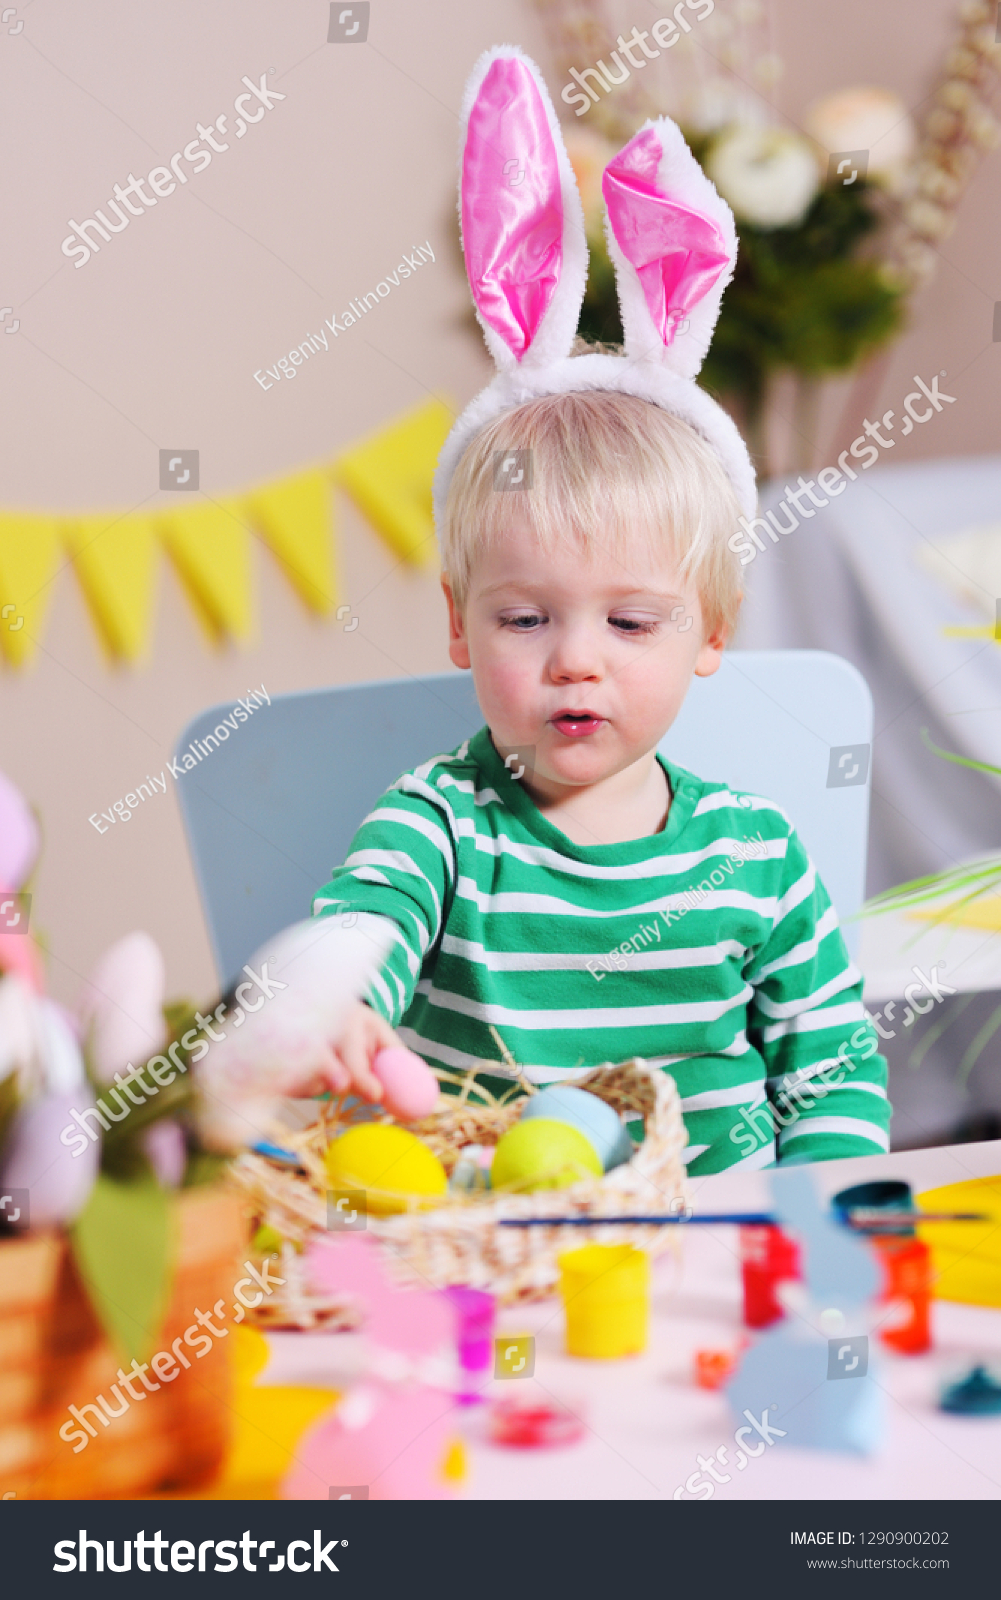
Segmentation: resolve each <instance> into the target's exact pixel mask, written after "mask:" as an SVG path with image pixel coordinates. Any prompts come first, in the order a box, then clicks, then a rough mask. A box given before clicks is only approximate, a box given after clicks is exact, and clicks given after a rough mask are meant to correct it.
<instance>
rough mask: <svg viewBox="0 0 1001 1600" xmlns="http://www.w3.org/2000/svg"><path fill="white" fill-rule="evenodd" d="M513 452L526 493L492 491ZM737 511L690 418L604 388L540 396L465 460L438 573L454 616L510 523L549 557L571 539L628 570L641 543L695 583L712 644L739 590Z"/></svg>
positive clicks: (733, 610) (500, 423)
mask: <svg viewBox="0 0 1001 1600" xmlns="http://www.w3.org/2000/svg"><path fill="white" fill-rule="evenodd" d="M512 450H528V451H530V452H531V456H530V461H531V473H532V485H531V488H530V489H528V490H510V491H506V492H498V489H497V488H495V484H494V478H495V466H496V463H497V461H498V459H499V458H501V457H502V456H503V455H505V454H509V453H510V452H511V451H512ZM739 515H740V506H739V504H738V501H737V497H736V495H735V493H734V491H733V488H732V487H731V484H730V480H729V478H728V477H727V474H726V471H725V469H724V467H723V464H722V462H721V461H720V459H719V457H718V456H717V455H716V453H715V451H714V450H713V449H712V447H711V445H709V444H707V443H706V441H705V440H704V439H703V438H702V437H701V436H700V435H699V434H697V433H696V432H695V430H694V429H693V428H691V427H689V425H688V423H687V422H682V421H681V419H680V418H678V417H675V416H673V415H672V414H671V413H670V412H668V411H664V410H662V409H661V407H660V406H656V405H653V404H652V403H651V402H650V401H648V400H640V399H637V398H636V397H635V396H633V395H629V394H621V393H618V392H614V391H610V390H584V391H575V392H574V393H571V394H554V395H546V396H544V397H543V398H542V399H540V400H530V401H528V402H527V403H526V404H525V405H522V406H518V407H517V409H515V410H513V411H508V412H506V413H505V414H504V415H503V416H501V417H498V418H497V419H496V420H495V421H494V422H491V423H490V424H489V425H488V426H487V427H485V428H484V429H483V430H482V432H481V433H479V434H477V436H476V438H475V439H474V440H473V441H472V443H471V444H470V446H469V447H468V449H467V450H466V452H465V454H464V455H463V456H462V459H461V460H460V462H459V465H458V467H457V468H456V471H455V475H454V477H453V478H452V482H451V485H450V487H449V491H448V497H447V499H446V502H445V515H444V527H443V529H442V557H443V564H444V568H445V575H446V576H447V578H448V581H449V584H450V586H451V589H452V593H453V595H454V597H455V601H456V604H457V605H458V607H459V608H460V610H461V609H462V608H463V606H464V605H465V602H466V597H467V595H468V592H469V580H470V574H471V571H472V567H473V563H474V560H475V558H476V556H477V554H478V553H479V551H481V550H482V549H483V548H484V547H485V546H486V545H487V544H488V543H490V542H492V541H493V540H494V539H498V538H500V539H503V537H504V535H505V533H506V532H507V531H508V530H509V529H510V528H511V526H512V524H513V523H515V522H519V523H525V522H527V524H528V526H529V527H530V528H531V529H532V531H533V532H534V534H535V535H536V537H537V538H538V540H539V543H540V544H541V545H542V547H543V548H544V549H546V550H551V549H552V548H554V546H556V545H557V544H558V543H559V542H560V541H566V540H568V539H569V540H570V541H571V542H572V543H573V544H574V546H575V547H576V548H577V549H578V550H580V551H582V552H583V553H584V555H585V556H586V555H587V553H588V552H589V551H590V550H593V549H596V548H598V547H601V548H604V549H605V550H608V551H610V552H611V553H612V554H614V555H615V556H617V557H618V558H619V559H621V560H623V562H624V563H626V564H627V563H628V553H629V551H630V550H631V549H632V550H635V549H636V542H637V540H641V541H645V543H646V547H647V549H648V550H649V551H651V552H660V553H663V551H664V549H665V547H666V549H667V550H668V551H669V552H670V554H671V556H672V557H673V559H674V560H675V561H676V562H677V564H678V569H679V575H680V576H681V577H682V579H684V580H686V581H687V580H689V579H691V580H692V581H693V582H694V584H695V588H696V590H697V593H698V596H699V601H700V603H701V606H702V611H703V620H704V622H705V625H706V632H707V636H708V635H709V634H711V633H713V632H714V631H715V630H716V629H717V628H719V627H720V626H722V627H724V628H725V629H726V630H727V632H730V631H731V630H732V629H733V626H734V624H735V622H736V619H737V612H738V610H739V609H740V602H741V598H742V585H741V579H740V564H739V561H738V558H737V557H736V556H735V555H734V554H733V552H732V551H731V550H730V549H729V548H728V545H727V541H728V539H729V538H730V536H731V535H732V533H733V530H734V529H735V528H736V527H737V526H738V521H737V519H738V517H739Z"/></svg>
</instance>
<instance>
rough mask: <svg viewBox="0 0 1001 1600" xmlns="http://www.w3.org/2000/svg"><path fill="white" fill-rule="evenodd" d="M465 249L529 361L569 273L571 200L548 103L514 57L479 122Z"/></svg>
mask: <svg viewBox="0 0 1001 1600" xmlns="http://www.w3.org/2000/svg"><path fill="white" fill-rule="evenodd" d="M462 240H463V249H464V251H465V257H466V271H467V273H468V275H469V286H470V289H471V290H472V294H473V299H474V300H475V302H476V306H477V309H478V310H479V313H480V315H481V316H482V318H483V320H484V321H485V322H486V323H487V324H488V325H489V326H490V327H491V328H492V329H493V330H494V332H495V333H497V334H499V335H500V337H501V338H502V339H503V340H504V343H505V344H506V345H507V347H508V349H509V350H510V351H511V352H512V354H513V355H515V356H516V357H517V359H518V360H519V361H520V360H521V359H522V357H523V356H524V355H525V352H526V351H527V350H528V348H529V346H530V345H531V343H532V340H533V339H534V338H535V335H536V334H537V333H538V331H539V325H540V323H541V322H542V319H543V317H544V316H545V314H546V312H547V311H548V309H549V306H550V304H551V303H552V299H553V295H554V294H555V293H556V285H557V283H558V282H559V277H560V272H561V270H562V267H563V196H562V193H561V191H560V171H559V163H558V161H557V156H556V146H555V144H554V142H553V136H552V133H551V132H550V129H549V122H548V120H547V117H546V108H545V106H544V104H543V101H542V96H541V95H540V94H539V90H538V87H537V85H536V83H535V80H534V78H533V77H532V74H531V73H530V72H529V70H528V68H527V67H526V66H525V64H524V62H522V61H519V60H517V59H515V58H510V57H508V58H506V59H502V60H498V61H494V62H493V63H492V64H491V66H490V69H489V71H488V72H487V75H486V77H485V78H484V80H483V84H482V86H481V88H480V91H479V94H478V95H477V97H476V100H475V102H474V105H473V109H472V112H471V113H470V117H469V126H468V130H467V134H466V147H465V151H464V152H463V158H462Z"/></svg>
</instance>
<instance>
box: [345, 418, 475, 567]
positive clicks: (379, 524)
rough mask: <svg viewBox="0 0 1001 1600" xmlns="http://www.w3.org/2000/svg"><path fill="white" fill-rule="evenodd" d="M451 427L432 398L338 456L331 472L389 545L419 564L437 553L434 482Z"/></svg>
mask: <svg viewBox="0 0 1001 1600" xmlns="http://www.w3.org/2000/svg"><path fill="white" fill-rule="evenodd" d="M451 425H452V414H451V412H450V411H449V409H448V407H447V406H446V405H444V404H443V403H442V402H441V401H440V400H429V401H428V402H427V403H426V404H425V405H422V406H419V407H418V408H417V409H416V410H415V411H412V412H410V413H409V415H408V416H406V417H404V418H403V420H402V422H397V423H394V424H393V425H392V426H390V427H388V428H382V429H380V431H379V432H378V433H377V434H375V435H374V436H373V437H372V438H371V439H368V440H366V441H364V442H363V443H362V444H359V445H356V446H355V447H354V448H353V449H351V450H348V451H346V452H345V454H344V455H342V456H339V457H338V459H337V461H336V462H335V463H334V466H333V469H332V475H333V478H334V481H335V483H339V484H341V486H342V487H343V488H344V489H346V491H347V492H348V494H349V495H350V496H351V498H352V500H354V502H355V504H356V505H357V506H358V509H359V510H360V511H361V512H362V513H363V514H364V515H365V516H366V517H367V518H368V520H369V521H370V522H371V523H372V524H373V525H374V526H375V528H376V529H377V530H378V532H379V533H381V535H382V537H383V538H384V539H385V541H386V543H387V544H388V545H389V546H390V547H391V548H392V549H393V550H395V551H396V553H397V555H399V556H402V557H403V559H404V561H410V562H412V563H413V564H414V565H415V566H422V565H424V563H425V562H427V561H429V560H430V559H431V558H432V556H433V555H434V549H435V541H434V518H433V515H432V510H431V481H432V479H433V477H434V469H435V463H436V462H437V459H438V452H439V450H440V449H441V447H442V445H443V444H444V442H445V436H446V434H447V433H448V430H449V428H450V427H451Z"/></svg>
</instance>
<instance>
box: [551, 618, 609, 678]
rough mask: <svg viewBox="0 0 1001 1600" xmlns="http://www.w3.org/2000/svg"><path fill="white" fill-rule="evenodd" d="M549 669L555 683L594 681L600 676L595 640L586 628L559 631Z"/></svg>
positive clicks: (598, 656) (598, 652)
mask: <svg viewBox="0 0 1001 1600" xmlns="http://www.w3.org/2000/svg"><path fill="white" fill-rule="evenodd" d="M549 670H550V673H551V675H552V678H553V681H554V682H555V683H584V682H587V683H596V682H598V681H599V679H600V678H601V677H602V671H601V657H600V651H599V649H598V644H597V641H596V640H595V639H594V638H593V636H592V635H591V633H590V631H589V630H588V629H583V628H574V629H566V630H564V631H563V632H561V634H560V636H559V637H558V638H557V639H556V641H555V643H554V645H553V651H552V654H551V656H550V661H549Z"/></svg>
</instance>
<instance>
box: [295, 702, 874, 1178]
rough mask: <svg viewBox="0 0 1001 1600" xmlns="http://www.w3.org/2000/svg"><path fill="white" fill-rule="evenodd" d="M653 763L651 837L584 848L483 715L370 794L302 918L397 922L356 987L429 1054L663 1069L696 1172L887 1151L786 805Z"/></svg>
mask: <svg viewBox="0 0 1001 1600" xmlns="http://www.w3.org/2000/svg"><path fill="white" fill-rule="evenodd" d="M657 759H658V760H659V761H660V762H661V765H662V766H663V768H664V771H665V772H666V774H667V778H668V781H669V783H670V786H671V796H672V799H671V805H670V809H669V811H668V816H667V825H666V827H665V828H664V830H663V831H662V832H661V833H657V834H652V835H650V836H649V837H647V838H644V839H631V840H628V841H627V842H626V843H623V844H610V845H589V846H583V845H578V844H575V843H573V841H572V840H570V839H568V838H567V837H566V835H565V834H563V833H561V832H560V830H559V829H558V828H557V827H555V826H554V825H553V823H551V822H549V821H548V820H547V819H546V818H545V817H544V816H543V815H542V813H541V812H540V811H539V809H538V807H537V806H536V805H535V803H534V802H533V800H532V799H531V797H530V796H529V794H528V793H527V791H526V790H525V788H524V787H523V786H522V785H521V784H520V783H519V782H518V781H517V780H516V778H515V777H514V776H513V775H512V773H511V772H510V771H509V770H508V769H507V768H506V767H505V765H504V763H503V761H502V760H501V758H500V756H499V755H498V754H497V751H496V750H495V748H494V745H493V742H492V740H491V738H490V735H489V732H488V730H487V729H486V728H483V729H481V730H480V732H479V733H478V734H476V735H475V736H474V737H473V738H472V739H470V740H468V741H467V742H466V743H465V744H462V745H460V747H459V748H458V749H457V750H456V751H454V752H452V753H451V754H450V755H441V756H436V757H435V758H434V759H433V760H432V761H428V762H425V763H424V764H423V765H421V766H419V767H417V768H415V769H414V771H412V772H407V773H404V775H403V777H401V778H399V779H398V780H397V782H396V783H395V784H394V785H393V786H392V788H391V789H390V790H389V791H388V792H387V793H386V794H384V795H383V796H382V798H381V799H380V800H379V802H378V804H377V805H376V806H375V808H374V810H373V811H371V812H370V814H369V815H368V816H367V817H366V818H365V820H364V822H363V823H362V825H361V827H360V828H359V830H358V832H357V834H356V835H355V838H354V840H353V841H352V845H351V852H350V854H349V856H348V859H347V861H346V862H345V863H344V865H343V866H342V867H339V868H337V870H336V871H335V872H334V875H333V878H332V879H331V881H330V883H329V884H327V885H326V887H325V888H324V889H322V890H321V891H320V893H319V894H318V895H317V896H316V897H315V899H314V902H313V910H314V912H315V913H316V914H318V915H334V914H341V913H352V912H366V913H370V914H375V915H378V916H382V917H385V918H388V919H390V920H391V921H392V923H393V931H394V935H395V942H394V944H393V946H392V948H391V950H390V954H389V956H388V957H387V958H386V961H385V962H384V965H383V967H382V969H381V972H380V974H379V975H378V976H377V977H376V978H375V980H374V982H373V985H372V988H371V991H370V994H369V997H368V998H369V1000H370V1003H371V1004H372V1005H373V1006H374V1007H375V1009H376V1010H377V1011H379V1012H380V1013H381V1014H382V1015H383V1016H384V1017H385V1018H386V1019H387V1021H388V1022H390V1023H391V1024H392V1025H393V1027H395V1028H396V1029H397V1031H398V1032H399V1034H400V1037H401V1038H402V1039H403V1041H404V1042H405V1043H406V1044H407V1045H409V1046H410V1048H411V1049H413V1050H416V1051H417V1052H418V1053H419V1054H420V1055H422V1056H423V1057H424V1058H425V1059H426V1060H428V1061H430V1062H432V1063H434V1064H439V1065H442V1066H448V1067H460V1068H463V1067H470V1066H472V1065H474V1064H475V1063H482V1062H483V1061H496V1060H497V1059H498V1049H497V1045H496V1042H495V1040H494V1038H493V1036H492V1035H491V1032H490V1025H491V1024H492V1025H493V1026H494V1027H495V1028H496V1029H497V1031H498V1033H499V1034H500V1036H501V1038H502V1039H503V1040H504V1042H505V1044H506V1045H507V1047H508V1049H509V1050H510V1051H511V1054H512V1055H513V1056H514V1058H515V1060H516V1061H517V1062H518V1064H519V1066H522V1067H525V1068H527V1069H528V1071H527V1076H528V1077H529V1078H531V1079H533V1080H534V1081H535V1082H539V1083H546V1082H553V1081H557V1080H559V1079H562V1078H565V1077H568V1076H570V1077H572V1076H573V1073H574V1069H575V1068H576V1069H580V1068H581V1067H590V1066H595V1065H597V1064H599V1063H601V1062H604V1061H623V1060H627V1059H628V1058H629V1057H631V1056H644V1057H646V1058H647V1060H649V1061H651V1062H654V1063H656V1065H658V1066H662V1067H664V1068H666V1069H667V1070H669V1071H670V1072H671V1073H672V1075H673V1077H674V1079H675V1081H676V1082H677V1085H678V1090H679V1093H680V1095H681V1098H682V1111H683V1113H684V1118H685V1125H686V1127H687V1130H688V1151H687V1159H688V1162H689V1168H688V1170H689V1172H691V1173H692V1174H703V1173H709V1172H720V1171H722V1170H723V1169H724V1168H726V1167H734V1166H738V1165H740V1166H744V1167H746V1168H749V1169H750V1168H757V1167H764V1166H769V1165H771V1164H772V1162H773V1161H774V1160H776V1159H778V1160H796V1161H800V1160H809V1161H823V1160H829V1159H831V1158H833V1157H835V1156H857V1155H872V1154H874V1153H875V1152H876V1151H884V1150H886V1149H888V1148H889V1139H888V1129H889V1120H890V1107H889V1103H888V1101H887V1098H886V1066H885V1063H884V1062H883V1060H882V1059H881V1057H880V1056H879V1055H878V1054H877V1050H878V1040H877V1037H876V1034H875V1031H874V1029H873V1026H872V1024H871V1023H870V1022H869V1020H868V1018H867V1017H866V1013H865V1011H864V1009H863V1005H862V997H861V995H862V979H861V975H860V974H859V972H858V971H857V969H856V968H855V966H854V965H853V964H852V962H851V960H850V958H849V955H848V952H847V950H846V948H845V944H844V940H843V938H842V936H841V931H840V928H839V926H838V919H837V914H836V912H835V910H834V908H833V906H832V905H831V902H830V900H829V898H828V895H827V892H826V890H825V889H824V886H823V884H822V883H821V881H820V879H819V878H818V876H817V873H816V869H815V868H814V866H813V863H812V862H811V861H810V858H809V856H808V855H807V853H806V851H805V850H804V848H803V846H802V844H801V843H800V841H799V839H798V837H797V835H796V833H795V831H794V829H793V827H792V825H791V824H790V822H789V819H788V817H787V816H786V815H785V813H784V812H783V811H782V810H781V809H780V808H779V807H778V806H777V805H775V804H773V802H772V801H770V800H764V799H761V798H760V797H758V796H757V795H748V794H741V793H738V792H736V791H734V790H731V789H729V788H728V787H727V785H726V784H723V783H706V782H704V781H703V780H702V779H701V778H697V777H695V776H694V774H693V773H691V772H686V771H685V770H684V768H682V767H678V766H675V764H674V763H673V762H671V761H668V760H665V758H664V757H663V756H662V755H658V758H657ZM821 1074H823V1076H821Z"/></svg>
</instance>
